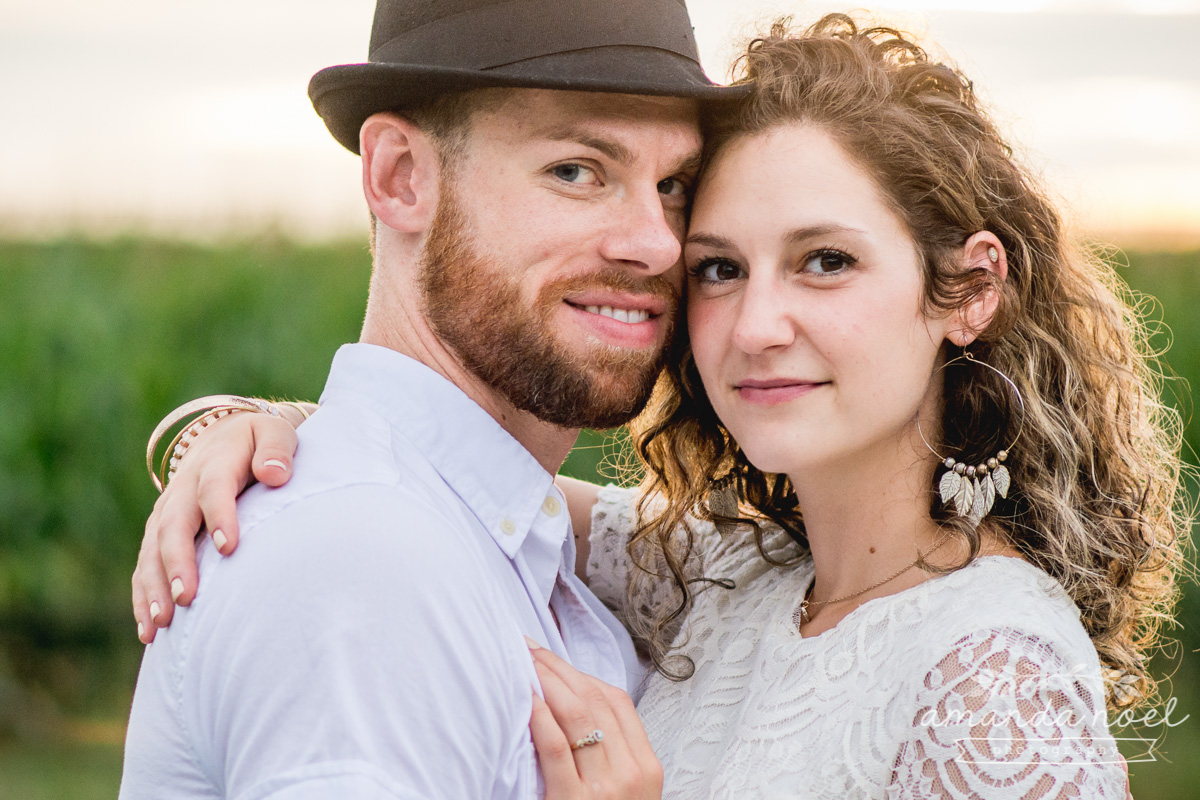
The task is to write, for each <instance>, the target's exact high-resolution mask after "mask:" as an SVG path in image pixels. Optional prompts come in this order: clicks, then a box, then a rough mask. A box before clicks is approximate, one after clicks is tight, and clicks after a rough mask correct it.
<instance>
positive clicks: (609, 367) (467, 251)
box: [420, 183, 678, 428]
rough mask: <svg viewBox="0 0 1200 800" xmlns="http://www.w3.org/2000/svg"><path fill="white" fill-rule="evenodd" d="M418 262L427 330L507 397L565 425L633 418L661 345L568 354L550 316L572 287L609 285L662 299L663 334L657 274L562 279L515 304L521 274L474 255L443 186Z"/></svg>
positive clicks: (666, 292)
mask: <svg viewBox="0 0 1200 800" xmlns="http://www.w3.org/2000/svg"><path fill="white" fill-rule="evenodd" d="M443 190H444V193H443V194H442V196H441V198H440V199H439V202H438V208H437V213H436V215H435V218H434V222H433V225H432V226H431V227H430V230H429V234H428V236H427V238H426V242H425V249H424V252H423V253H422V264H421V277H420V281H421V293H422V297H423V299H424V302H425V313H426V316H427V319H428V321H429V324H430V325H431V327H432V328H433V330H434V332H435V333H436V334H437V335H438V337H439V338H440V339H441V341H442V342H443V343H445V344H446V345H447V346H448V347H449V348H450V349H451V350H452V351H453V352H454V354H455V355H456V356H457V357H458V359H459V360H460V361H461V362H462V364H463V366H464V367H466V368H467V370H469V371H470V372H471V373H472V374H474V375H475V376H476V377H477V378H479V379H480V380H481V381H483V382H484V383H486V384H487V385H488V386H490V387H491V388H492V389H494V390H495V391H496V392H498V393H499V394H500V395H501V396H502V397H503V398H504V399H506V400H507V401H508V402H509V403H511V404H512V405H513V406H515V407H516V408H518V409H520V410H521V411H526V412H528V413H530V414H532V415H533V416H535V417H536V418H538V419H539V420H542V421H543V422H549V423H552V424H554V425H558V426H561V427H564V428H612V427H615V426H617V425H621V424H624V423H626V422H628V421H629V420H630V419H632V418H633V417H634V416H636V415H637V414H638V412H640V411H641V410H642V408H643V406H645V404H646V401H647V400H649V398H650V393H651V391H652V390H653V388H654V382H655V379H656V378H657V376H658V373H659V372H660V370H661V369H662V364H663V359H664V357H665V352H664V351H665V344H664V346H663V347H660V348H653V349H651V348H646V349H642V350H633V349H630V348H620V347H612V346H604V345H600V344H597V345H595V346H594V347H593V348H592V349H591V350H590V352H586V353H579V354H574V353H571V352H569V351H568V349H567V347H566V346H565V345H564V344H563V343H561V342H559V341H557V340H556V339H555V336H554V319H553V317H554V314H555V312H556V311H558V308H559V305H560V304H561V303H562V302H563V300H562V299H563V297H564V296H565V295H566V294H567V293H568V292H571V291H586V290H591V289H610V290H616V291H632V292H638V293H640V294H651V295H655V296H658V297H662V298H665V299H667V300H668V307H669V309H670V310H669V311H668V313H667V314H666V315H665V316H666V317H667V337H666V341H668V342H669V341H670V336H671V330H672V328H673V325H674V317H675V314H674V309H676V308H677V306H678V292H677V291H676V290H675V288H674V287H673V286H672V285H671V283H670V282H669V281H668V280H667V279H666V278H664V277H662V276H661V275H657V276H652V277H649V278H644V279H637V278H634V277H633V276H631V275H629V274H628V273H627V272H625V271H622V270H619V269H607V270H603V271H598V272H594V273H590V274H587V275H579V276H573V277H570V278H563V279H560V280H557V281H554V282H552V283H548V284H546V285H545V286H543V287H542V289H541V291H540V292H539V294H538V297H537V300H536V301H535V305H534V307H532V308H528V307H526V306H525V305H523V303H522V295H521V292H520V289H519V282H520V281H521V280H522V278H521V277H520V276H519V275H516V274H514V271H512V270H507V269H505V268H504V266H505V265H503V264H496V263H490V262H489V261H488V260H487V259H486V257H485V256H483V255H482V254H481V253H480V252H479V249H478V247H477V246H476V243H475V242H474V241H473V239H472V237H471V233H470V226H469V223H468V221H467V218H466V215H465V214H464V212H463V210H462V208H461V206H460V204H459V203H458V202H457V201H456V198H455V197H454V195H453V187H451V186H449V185H448V183H443Z"/></svg>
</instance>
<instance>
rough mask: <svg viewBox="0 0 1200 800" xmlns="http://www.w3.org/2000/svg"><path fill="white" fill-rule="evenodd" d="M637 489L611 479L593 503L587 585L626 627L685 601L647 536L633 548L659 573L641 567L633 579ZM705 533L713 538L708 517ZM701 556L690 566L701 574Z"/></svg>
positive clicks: (668, 633)
mask: <svg viewBox="0 0 1200 800" xmlns="http://www.w3.org/2000/svg"><path fill="white" fill-rule="evenodd" d="M639 498H640V495H639V494H638V493H637V490H635V489H622V488H620V487H618V486H613V485H611V484H610V485H608V486H605V487H603V488H602V489H601V490H600V494H599V497H598V498H597V500H596V505H595V506H593V508H592V532H591V535H590V536H589V537H588V539H589V541H590V543H591V551H590V554H589V555H588V563H587V574H588V587H589V588H590V589H591V590H592V591H593V592H594V593H595V594H596V596H597V597H599V598H600V601H601V602H603V603H604V604H605V605H606V606H608V607H609V608H610V609H612V612H613V613H614V614H615V615H616V617H617V619H619V620H620V621H621V623H622V624H623V625H625V627H626V628H632V627H633V625H632V623H633V621H634V619H635V618H641V619H651V618H653V616H654V611H655V610H656V609H661V608H664V607H666V606H667V604H671V606H674V605H677V604H678V603H679V602H680V599H681V598H680V595H679V593H678V590H677V589H676V588H675V584H674V583H673V582H672V581H670V580H667V579H657V578H656V577H655V575H662V574H666V564H665V562H664V560H663V559H662V556H661V555H659V554H658V553H657V551H656V549H655V548H654V547H653V546H651V545H649V544H648V543H645V542H643V543H642V546H641V547H636V548H634V555H635V556H636V557H637V558H638V559H639V562H638V563H642V564H652V565H654V566H653V569H654V570H655V575H650V574H649V573H646V572H644V571H642V572H639V574H638V576H637V577H638V580H636V581H633V582H632V583H631V575H630V569H631V566H630V565H631V563H632V560H631V559H632V558H633V556H631V555H630V548H629V539H630V537H631V536H632V535H633V532H634V530H635V529H636V528H637V525H638V501H639ZM697 527H698V528H700V530H701V535H700V538H701V539H702V540H703V541H704V543H705V544H706V545H707V544H711V541H710V540H711V539H712V537H714V536H715V532H713V531H712V530H710V529H711V528H712V526H711V525H708V524H707V523H704V524H698V525H697ZM699 563H700V562H699V559H693V560H690V561H689V562H688V564H687V566H686V568H685V569H686V572H687V574H688V575H692V576H695V575H697V574H699V572H698V570H699ZM680 624H682V619H679V620H677V621H676V622H675V624H674V626H673V627H671V628H669V629H666V632H665V634H664V636H665V638H666V639H668V640H670V639H671V638H672V637H673V636H674V634H675V632H677V631H678V626H679V625H680Z"/></svg>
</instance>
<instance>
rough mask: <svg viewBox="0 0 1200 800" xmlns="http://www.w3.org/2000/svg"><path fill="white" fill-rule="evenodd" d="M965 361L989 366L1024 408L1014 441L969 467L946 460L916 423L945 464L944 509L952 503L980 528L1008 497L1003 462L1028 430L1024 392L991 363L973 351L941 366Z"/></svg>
mask: <svg viewBox="0 0 1200 800" xmlns="http://www.w3.org/2000/svg"><path fill="white" fill-rule="evenodd" d="M964 360H965V361H969V362H971V363H972V364H978V365H979V366H981V367H987V368H988V369H990V370H991V371H992V372H994V373H996V374H997V375H999V376H1000V377H1001V378H1003V379H1004V382H1005V383H1007V384H1008V386H1009V388H1011V389H1012V390H1013V394H1015V395H1016V396H1017V405H1018V406H1020V408H1021V427H1020V428H1018V429H1017V434H1016V436H1014V437H1013V440H1012V442H1010V443H1009V445H1008V446H1007V447H1005V448H1004V449H1003V450H1000V451H999V452H997V453H996V455H994V456H992V457H991V458H989V459H988V460H987V461H985V462H983V463H981V464H975V465H970V466H969V465H967V464H964V463H962V462H961V461H958V460H957V459H954V458H951V457H950V456H945V457H943V456H942V454H941V453H939V452H938V451H937V450H935V449H934V447H933V445H931V444H930V443H929V440H928V439H926V438H925V434H924V432H922V431H921V420H920V419H918V420H917V435H918V436H920V437H921V441H922V442H924V443H925V446H926V447H928V448H929V452H931V453H933V454H934V455H935V456H937V457H938V460H939V461H941V462H942V466H944V467H945V468H946V472H945V473H943V474H942V477H941V479H940V480H939V481H938V495H939V496H940V497H941V500H942V504H943V505H945V506H950V505H951V504H953V506H954V510H955V512H956V513H957V514H958V516H960V517H966V518H967V519H968V520H970V522H971V524H972V525H973V526H974V525H978V524H979V523H980V521H981V520H982V519H983V518H984V517H986V516H987V515H988V512H989V511H991V510H992V505H993V504H995V502H996V495H997V494H998V495H1000V496H1001V497H1008V492H1009V489H1011V488H1012V477H1011V475H1010V474H1009V472H1008V467H1006V466H1004V462H1005V461H1007V460H1008V454H1009V451H1010V450H1012V449H1013V447H1014V446H1015V445H1016V443H1017V441H1018V440H1019V439H1020V438H1021V432H1022V431H1024V429H1025V400H1024V399H1023V398H1022V397H1021V390H1020V389H1018V388H1017V385H1016V384H1015V383H1013V381H1012V379H1011V378H1009V377H1008V376H1007V375H1005V374H1004V373H1003V372H1001V371H1000V370H998V369H996V368H995V367H993V366H992V365H991V364H988V363H987V362H984V361H980V360H979V359H977V358H975V355H974V354H973V353H971V352H970V351H967V352H964V353H963V354H962V355H961V356H957V357H956V358H952V359H950V360H949V361H947V362H946V363H945V364H943V365H942V369H945V368H946V367H948V366H950V365H951V364H953V363H954V362H956V361H964Z"/></svg>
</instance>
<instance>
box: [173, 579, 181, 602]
mask: <svg viewBox="0 0 1200 800" xmlns="http://www.w3.org/2000/svg"><path fill="white" fill-rule="evenodd" d="M181 594H183V578H176V579H175V580H173V581H171V599H172V600H174V601H175V602H176V603H178V602H179V595H181Z"/></svg>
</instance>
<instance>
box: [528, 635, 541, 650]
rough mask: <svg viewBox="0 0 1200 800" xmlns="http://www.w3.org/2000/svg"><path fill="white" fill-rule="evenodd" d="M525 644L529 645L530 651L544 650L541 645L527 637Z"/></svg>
mask: <svg viewBox="0 0 1200 800" xmlns="http://www.w3.org/2000/svg"><path fill="white" fill-rule="evenodd" d="M525 644H527V645H529V649H530V650H541V649H542V646H541V645H540V644H538V643H537V642H535V641H534V640H533V639H530V638H529V637H528V636H526V637H525Z"/></svg>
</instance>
